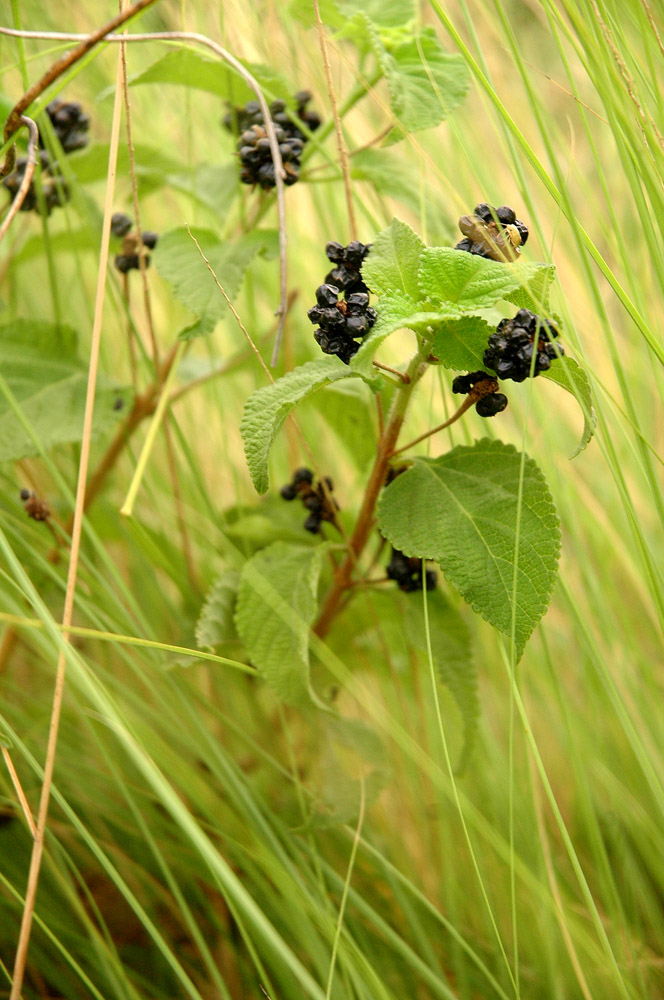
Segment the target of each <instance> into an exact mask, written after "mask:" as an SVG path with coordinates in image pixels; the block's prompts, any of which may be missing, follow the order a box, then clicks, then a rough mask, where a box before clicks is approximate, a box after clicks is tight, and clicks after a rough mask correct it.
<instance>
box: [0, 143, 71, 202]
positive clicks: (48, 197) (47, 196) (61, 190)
mask: <svg viewBox="0 0 664 1000" xmlns="http://www.w3.org/2000/svg"><path fill="white" fill-rule="evenodd" d="M27 165H28V158H27V156H19V157H18V159H17V160H16V165H15V167H14V169H13V171H12V172H11V174H8V175H7V177H5V178H4V180H3V182H2V183H3V185H4V186H5V187H6V188H7V190H8V191H9V193H10V195H11V196H12V201H13V200H14V198H15V197H16V195H17V194H18V189H19V188H20V186H21V184H22V183H23V178H24V177H25V170H26V167H27ZM39 166H40V168H41V189H42V194H43V196H44V211H45V213H46V215H50V214H51V212H52V211H53V209H54V208H58V207H59V206H60V205H64V203H65V202H66V201H68V200H69V188H68V187H67V184H66V183H65V180H64V178H63V176H62V173H61V172H60V168H59V167H58V164H57V162H56V161H55V160H51V157H50V156H49V154H48V153H47V152H46V150H45V149H40V150H39ZM20 211H21V212H33V211H34V212H38V211H39V198H38V197H37V188H36V187H35V183H34V178H33V180H32V182H31V184H30V187H29V188H28V193H27V194H26V196H25V198H24V200H23V203H22V204H21V208H20Z"/></svg>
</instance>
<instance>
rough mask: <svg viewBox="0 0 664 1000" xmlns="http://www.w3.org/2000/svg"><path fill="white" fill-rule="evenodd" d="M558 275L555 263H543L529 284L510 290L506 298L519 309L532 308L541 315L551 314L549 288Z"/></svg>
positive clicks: (531, 309) (532, 310)
mask: <svg viewBox="0 0 664 1000" xmlns="http://www.w3.org/2000/svg"><path fill="white" fill-rule="evenodd" d="M555 276H556V269H555V267H554V266H553V264H541V265H540V269H539V271H537V272H536V273H535V274H534V275H533V276H532V278H531V279H530V280H529V281H528V283H527V284H525V285H522V286H521V288H517V289H515V291H513V292H508V294H507V295H506V296H505V298H506V299H507V300H508V302H513V303H514V305H515V306H517V307H518V308H519V309H530V311H531V312H534V313H537V314H538V315H540V316H548V314H549V289H550V287H551V285H552V284H553V279H554V278H555Z"/></svg>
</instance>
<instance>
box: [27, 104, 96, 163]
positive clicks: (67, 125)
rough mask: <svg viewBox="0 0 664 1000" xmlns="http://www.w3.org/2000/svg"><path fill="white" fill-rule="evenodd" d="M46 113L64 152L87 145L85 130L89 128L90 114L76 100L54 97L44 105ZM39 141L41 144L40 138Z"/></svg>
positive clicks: (70, 151)
mask: <svg viewBox="0 0 664 1000" xmlns="http://www.w3.org/2000/svg"><path fill="white" fill-rule="evenodd" d="M46 114H47V115H48V117H49V118H50V120H51V124H52V126H53V131H54V132H55V134H56V135H57V137H58V141H59V142H60V145H61V146H62V148H63V149H64V151H65V153H73V152H74V151H75V150H76V149H83V147H84V146H87V144H88V137H87V135H86V132H87V131H88V129H89V128H90V116H89V115H88V114H86V112H85V111H83V108H82V107H81V105H80V104H78V102H76V101H63V100H61V99H60V98H56V99H55V100H54V101H51V103H50V104H47V105H46ZM39 141H40V144H41V145H43V142H42V140H41V138H40V140H39Z"/></svg>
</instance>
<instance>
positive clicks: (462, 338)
mask: <svg viewBox="0 0 664 1000" xmlns="http://www.w3.org/2000/svg"><path fill="white" fill-rule="evenodd" d="M494 330H495V327H492V326H490V325H489V323H487V322H486V321H485V320H483V319H482V318H481V317H480V316H461V317H460V318H459V319H448V320H443V322H442V323H440V324H439V326H438V328H437V330H436V335H435V337H434V339H433V343H432V345H431V353H432V354H434V355H435V356H436V357H437V358H438V361H439V363H440V364H441V365H443V366H444V367H445V368H454V369H455V370H456V371H473V370H477V369H478V368H482V367H483V364H484V362H483V355H484V351H485V350H486V347H487V344H488V341H489V335H490V334H491V333H493V331H494Z"/></svg>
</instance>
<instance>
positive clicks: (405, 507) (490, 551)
mask: <svg viewBox="0 0 664 1000" xmlns="http://www.w3.org/2000/svg"><path fill="white" fill-rule="evenodd" d="M522 463H523V484H522V495H521V497H520V496H519V493H520V476H521V467H522ZM378 523H379V527H380V530H381V533H382V534H383V535H385V537H386V538H387V539H388V540H389V541H390V542H391V543H392V544H393V545H394V546H395V548H398V549H400V550H401V551H402V552H405V554H406V555H408V556H419V557H421V558H426V559H434V560H436V562H438V563H440V566H441V569H442V571H443V573H444V574H445V577H446V578H447V580H448V581H449V582H450V583H451V584H452V586H454V587H456V589H457V590H458V591H459V593H460V594H461V595H462V597H463V598H464V599H465V600H466V601H468V603H469V604H470V605H471V606H472V607H473V608H474V610H475V611H477V612H478V613H479V614H481V615H482V617H484V618H486V619H487V621H489V622H491V624H492V625H494V626H495V627H496V628H497V629H499V630H500V631H501V632H505V633H506V634H507V635H511V634H512V632H514V639H515V642H516V646H517V650H518V653H519V655H520V654H521V652H522V650H523V647H524V645H525V643H526V640H527V639H528V637H529V636H530V634H531V632H532V631H533V629H534V628H535V625H536V624H537V623H538V621H539V620H540V618H541V617H542V616H543V614H544V613H545V611H546V609H547V607H548V605H549V600H550V597H551V592H552V590H553V585H554V583H555V579H556V573H557V566H558V554H559V550H560V528H559V524H558V517H557V515H556V511H555V507H554V505H553V500H552V498H551V494H550V492H549V489H548V486H547V484H546V482H545V480H544V476H543V475H542V472H541V470H540V469H539V467H538V466H537V465H536V464H535V462H534V461H533V460H532V459H531V458H528V457H527V456H523V455H521V454H520V453H519V452H517V451H516V449H515V448H514V447H512V445H506V444H503V443H502V441H490V440H488V439H486V438H485V439H483V440H481V441H477V442H476V443H475V445H473V446H472V447H457V448H453V449H452V450H451V451H449V452H448V453H447V454H445V455H442V456H440V457H439V458H435V459H424V458H418V459H416V460H415V463H414V465H413V466H412V468H410V469H408V470H407V471H406V472H404V473H403V474H402V475H401V476H398V477H397V478H396V479H395V480H394V482H392V483H391V484H390V486H388V487H387V489H385V490H384V491H383V495H382V497H381V501H380V503H379V507H378ZM517 533H518V537H517ZM515 562H518V566H517V576H516V603H514V602H513V590H514V572H515Z"/></svg>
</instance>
